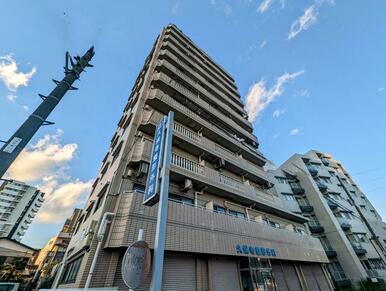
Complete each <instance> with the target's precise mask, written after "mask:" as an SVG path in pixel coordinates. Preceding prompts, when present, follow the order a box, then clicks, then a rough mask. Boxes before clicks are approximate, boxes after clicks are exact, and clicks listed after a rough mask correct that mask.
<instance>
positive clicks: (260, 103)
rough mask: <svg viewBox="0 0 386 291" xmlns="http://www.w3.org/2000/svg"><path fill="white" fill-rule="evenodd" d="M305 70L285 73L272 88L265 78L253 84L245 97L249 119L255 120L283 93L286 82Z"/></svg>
mask: <svg viewBox="0 0 386 291" xmlns="http://www.w3.org/2000/svg"><path fill="white" fill-rule="evenodd" d="M304 72H305V71H304V70H301V71H298V72H295V73H292V74H289V73H285V74H283V75H281V76H280V77H278V78H277V79H276V82H275V84H274V85H273V86H272V87H271V88H267V87H266V83H265V80H260V81H259V82H257V83H255V84H253V85H252V86H251V87H250V88H249V92H248V94H247V97H246V98H245V109H246V111H247V112H248V120H249V121H250V122H253V121H254V120H255V119H256V118H257V117H258V116H259V114H260V113H261V112H262V111H263V110H264V109H265V108H266V107H267V106H268V104H269V103H271V102H272V101H273V100H275V98H276V97H278V96H280V95H281V94H283V91H284V89H283V86H284V84H285V83H287V82H288V81H291V80H293V79H295V78H297V77H299V76H300V75H302V74H304Z"/></svg>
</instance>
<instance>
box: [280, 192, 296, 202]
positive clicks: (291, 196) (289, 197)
mask: <svg viewBox="0 0 386 291" xmlns="http://www.w3.org/2000/svg"><path fill="white" fill-rule="evenodd" d="M281 195H283V198H284V200H287V201H294V200H295V197H294V196H293V195H292V194H286V193H281Z"/></svg>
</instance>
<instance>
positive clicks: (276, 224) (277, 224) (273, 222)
mask: <svg viewBox="0 0 386 291" xmlns="http://www.w3.org/2000/svg"><path fill="white" fill-rule="evenodd" d="M269 225H270V226H272V227H276V228H280V224H279V223H277V222H275V221H272V220H269Z"/></svg>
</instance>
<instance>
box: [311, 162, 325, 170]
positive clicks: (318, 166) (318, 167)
mask: <svg viewBox="0 0 386 291" xmlns="http://www.w3.org/2000/svg"><path fill="white" fill-rule="evenodd" d="M311 165H312V166H314V167H315V168H317V169H318V170H320V169H321V168H322V165H321V164H317V163H311Z"/></svg>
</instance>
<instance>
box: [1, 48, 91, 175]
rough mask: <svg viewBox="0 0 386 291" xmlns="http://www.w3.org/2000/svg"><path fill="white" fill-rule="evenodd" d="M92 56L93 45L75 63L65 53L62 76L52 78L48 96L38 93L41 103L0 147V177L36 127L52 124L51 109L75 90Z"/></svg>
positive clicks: (35, 130) (34, 131) (29, 138)
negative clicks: (53, 84)
mask: <svg viewBox="0 0 386 291" xmlns="http://www.w3.org/2000/svg"><path fill="white" fill-rule="evenodd" d="M93 56H94V47H91V48H90V49H89V50H88V51H87V52H86V53H85V54H84V56H83V57H79V56H76V57H74V59H75V60H76V63H74V61H73V60H72V58H71V56H70V55H69V53H68V52H67V53H66V62H65V67H64V74H65V76H64V78H63V79H62V80H61V81H57V80H53V81H54V83H55V84H56V87H55V89H54V90H52V92H51V93H50V94H49V95H48V96H44V95H41V94H39V96H40V98H42V100H43V101H42V103H41V104H40V105H39V107H38V108H36V110H35V111H34V112H33V113H32V114H31V115H30V116H29V117H28V118H27V120H26V121H25V122H24V123H23V124H22V126H20V127H19V129H18V130H17V131H16V132H15V133H14V134H13V135H12V137H11V138H10V139H9V140H8V141H6V142H4V145H3V146H2V147H1V148H0V179H1V178H2V177H3V175H4V174H5V172H6V171H7V170H8V168H9V167H10V166H11V164H12V163H13V162H14V161H15V159H16V158H17V156H18V155H19V154H20V152H21V151H22V150H23V149H24V148H25V146H26V145H27V144H28V142H29V141H30V140H31V138H32V137H33V136H34V134H35V133H36V132H37V131H38V129H39V128H40V127H41V126H43V125H50V124H53V122H50V121H47V117H48V116H49V115H50V113H51V112H52V110H54V108H55V107H56V105H58V103H59V102H60V100H61V99H62V98H63V96H64V94H66V92H67V91H68V90H77V88H75V87H73V86H72V84H73V83H74V82H75V81H76V80H78V79H79V76H80V74H81V73H82V72H83V71H84V69H85V68H86V67H92V65H90V64H89V62H90V61H91V59H92V57H93ZM69 62H70V64H71V68H69V66H68V65H69Z"/></svg>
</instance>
